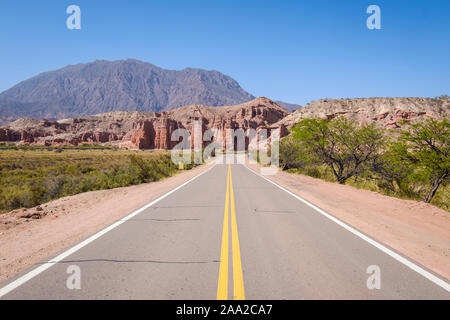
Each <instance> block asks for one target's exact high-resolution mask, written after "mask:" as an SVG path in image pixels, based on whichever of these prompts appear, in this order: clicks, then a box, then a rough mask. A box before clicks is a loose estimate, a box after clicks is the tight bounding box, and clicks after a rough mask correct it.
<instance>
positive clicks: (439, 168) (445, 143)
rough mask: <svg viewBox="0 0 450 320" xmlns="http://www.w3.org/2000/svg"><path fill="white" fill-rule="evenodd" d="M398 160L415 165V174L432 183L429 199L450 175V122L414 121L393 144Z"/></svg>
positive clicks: (416, 176)
mask: <svg viewBox="0 0 450 320" xmlns="http://www.w3.org/2000/svg"><path fill="white" fill-rule="evenodd" d="M392 152H393V154H394V155H395V156H396V158H397V159H396V160H397V161H398V162H405V163H406V164H408V165H410V166H413V168H414V171H413V173H412V178H413V179H414V180H416V181H422V182H425V183H426V184H427V185H429V188H428V190H427V192H426V195H425V196H424V197H423V201H425V202H427V203H429V202H431V200H432V199H433V197H434V195H435V194H436V191H437V190H438V189H439V187H440V186H441V185H442V184H444V183H447V182H448V181H449V179H450V175H449V171H450V158H449V156H450V123H449V121H448V120H447V119H444V120H442V121H438V120H434V119H431V118H429V119H427V120H426V121H424V122H421V123H416V124H411V125H409V126H408V128H407V129H406V130H402V131H401V135H400V137H399V139H398V141H397V142H396V143H394V144H393V145H392Z"/></svg>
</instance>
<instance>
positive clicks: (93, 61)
mask: <svg viewBox="0 0 450 320" xmlns="http://www.w3.org/2000/svg"><path fill="white" fill-rule="evenodd" d="M128 60H134V61H139V62H143V63H147V64H151V65H153V66H155V67H157V68H160V69H164V70H168V71H182V70H187V69H192V70H204V71H213V72H220V73H222V74H224V75H225V76H228V77H231V76H230V75H228V74H226V73H223V72H222V71H220V70H217V69H209V70H208V69H203V68H196V67H185V68H182V69H165V68H162V67H160V66H158V65H156V64H154V63H152V62H149V61H144V60H139V59H137V58H131V57H129V58H122V59H116V60H108V59H95V60H92V61H86V62H78V63H69V64H67V65H65V66H62V67H59V68H56V69H52V70H47V71H42V72H39V73H37V74H35V75H33V76H31V77H30V78H27V79H23V80H21V81H19V82H17V83H16V84H14V85H13V86H11V87H9V88H7V89H5V90H2V91H0V94H1V93H3V92H5V91H8V90H9V89H11V88H13V87H14V86H16V85H18V84H19V83H21V82H23V81H25V80H28V79H31V78H34V77H36V76H39V75H40V74H44V73H47V72H54V71H57V70H60V69H63V68H66V67H70V66H77V65H83V64H91V63H95V62H102V61H105V62H120V61H128ZM233 79H234V78H233ZM234 80H236V81H237V82H238V83H239V85H240V86H241V88H242V89H243V90H245V91H247V90H246V89H245V88H243V87H242V85H241V84H240V82H239V80H238V79H234ZM247 92H248V93H250V94H251V95H253V96H254V97H255V99H257V98H268V99H270V100H272V101H274V102H283V103H287V104H291V105H299V106H300V107H305V106H306V105H308V104H310V103H312V102H314V101H320V100H327V99H328V100H347V99H383V98H389V99H394V98H413V99H414V98H419V99H420V98H428V99H436V98H440V97H442V96H447V95H448V94H447V93H442V94H440V95H437V96H434V97H433V96H365V97H361V96H354V97H321V98H317V99H313V100H310V101H307V102H306V103H304V104H299V103H297V102H295V101H283V100H280V99H275V98H272V97H268V96H266V95H261V96H258V95H255V94H253V93H252V92H249V91H247ZM249 101H251V100H249ZM180 108H182V107H180ZM117 111H127V110H117ZM143 112H145V111H143ZM149 112H154V111H149Z"/></svg>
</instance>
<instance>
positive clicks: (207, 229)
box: [0, 164, 450, 299]
mask: <svg viewBox="0 0 450 320" xmlns="http://www.w3.org/2000/svg"><path fill="white" fill-rule="evenodd" d="M72 251H74V252H72V253H71V252H69V253H66V254H65V255H67V256H66V257H64V259H62V260H61V261H59V262H57V263H50V264H49V263H47V264H46V262H47V261H44V262H43V263H42V264H40V265H37V266H34V267H33V268H31V269H30V270H27V271H24V272H22V273H21V274H19V275H18V276H16V277H15V278H13V279H11V280H9V281H8V282H7V283H3V284H1V285H0V288H3V289H0V295H2V294H3V297H2V298H3V299H217V298H219V299H233V298H236V299H449V298H450V293H449V292H448V291H447V290H446V289H445V288H443V287H442V286H439V285H438V284H436V283H435V282H433V281H430V280H429V279H428V278H426V277H425V276H424V275H423V274H420V273H419V272H417V271H415V270H412V269H411V268H410V267H408V266H406V265H405V264H404V263H401V262H400V261H398V259H395V258H393V257H391V256H390V255H388V254H386V253H385V252H383V251H382V250H380V249H379V248H377V247H376V246H374V245H372V244H370V243H368V242H367V241H365V240H364V239H361V237H359V236H357V235H355V234H354V233H352V232H349V231H348V230H347V229H345V228H344V227H342V226H341V225H339V224H337V223H336V222H335V221H333V220H331V219H329V218H327V217H326V216H324V215H322V214H320V213H318V212H317V210H315V209H314V208H312V207H311V206H308V205H306V204H305V203H303V202H301V201H299V199H296V198H295V197H293V196H292V195H291V194H289V193H287V192H285V191H283V190H281V189H280V188H278V187H277V186H275V185H273V184H271V183H270V182H268V181H266V180H265V179H264V178H262V177H260V176H258V175H256V174H254V173H253V172H251V171H250V170H249V169H248V168H247V167H245V166H244V165H231V166H229V165H226V164H222V165H220V164H218V165H215V166H214V167H213V168H212V169H210V170H209V171H207V172H205V173H204V174H202V175H201V176H200V177H198V178H196V179H195V180H193V181H191V182H189V183H187V184H186V185H184V186H182V187H181V188H179V189H178V190H176V191H174V192H173V193H171V194H170V195H168V196H166V197H165V198H163V199H162V200H160V201H158V202H156V203H154V204H153V205H151V206H150V207H148V208H146V209H145V210H142V212H140V213H138V214H135V215H133V216H132V217H130V218H129V219H124V220H123V221H120V222H119V223H118V225H117V226H115V227H114V228H111V230H109V231H108V232H105V233H104V234H102V235H100V236H98V237H96V239H95V240H94V241H91V242H89V243H88V244H87V245H84V246H83V245H81V248H79V250H77V251H75V250H72ZM70 253H71V254H70ZM48 261H52V259H49V260H48ZM42 266H45V268H46V269H45V268H44V269H45V270H43V271H42V270H40V271H41V272H39V270H38V271H36V270H35V269H36V268H39V267H41V268H42ZM74 266H75V267H74ZM370 266H376V267H375V268H379V271H380V273H379V275H380V277H379V278H378V279H379V280H380V281H379V284H380V289H376V288H375V289H369V288H368V286H367V280H368V278H369V277H371V276H372V278H371V279H372V280H373V274H368V273H367V269H368V268H369V267H370ZM77 267H79V271H80V274H81V276H80V277H79V278H73V277H74V276H76V275H77V273H75V274H68V270H69V271H71V270H72V271H73V270H74V268H75V269H77ZM30 272H31V273H30ZM375 275H376V274H375ZM24 277H26V278H24ZM68 279H69V287H71V285H70V284H72V286H73V285H74V284H78V283H79V284H80V286H81V287H80V289H69V288H68V285H67V283H68ZM74 279H75V280H74ZM77 279H79V280H80V281H79V282H78V281H77ZM25 280H27V281H25ZM21 282H23V283H22V284H20V285H18V284H19V283H21ZM371 283H377V281H375V280H374V281H373V282H371ZM445 283H446V282H445V281H444V285H445ZM7 285H9V287H5V286H7ZM447 285H448V284H447ZM75 286H76V285H75ZM11 289H12V290H11ZM2 290H3V291H2Z"/></svg>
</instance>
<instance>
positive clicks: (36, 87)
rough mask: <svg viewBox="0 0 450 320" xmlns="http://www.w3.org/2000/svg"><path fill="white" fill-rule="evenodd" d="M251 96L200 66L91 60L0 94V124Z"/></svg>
mask: <svg viewBox="0 0 450 320" xmlns="http://www.w3.org/2000/svg"><path fill="white" fill-rule="evenodd" d="M252 99H254V97H253V96H252V95H251V94H249V93H247V92H246V91H244V90H243V89H242V88H241V87H240V86H239V84H238V83H237V82H236V81H235V80H233V79H232V78H230V77H228V76H226V75H224V74H222V73H220V72H218V71H206V70H202V69H191V68H188V69H184V70H181V71H175V70H165V69H162V68H159V67H157V66H154V65H152V64H150V63H146V62H142V61H139V60H132V59H129V60H119V61H104V60H102V61H95V62H92V63H86V64H77V65H70V66H67V67H64V68H62V69H59V70H56V71H50V72H45V73H42V74H39V75H37V76H35V77H33V78H31V79H28V80H25V81H23V82H21V83H19V84H17V85H15V86H14V87H12V88H11V89H9V90H6V91H4V92H2V93H1V94H0V122H10V121H13V120H15V119H18V118H20V117H25V116H26V117H34V118H40V119H42V118H46V119H61V118H68V117H79V116H83V115H90V114H98V113H104V112H110V111H115V110H125V111H163V110H169V109H173V108H178V107H181V106H185V105H190V104H204V105H209V106H223V105H232V104H239V103H243V102H246V101H249V100H252Z"/></svg>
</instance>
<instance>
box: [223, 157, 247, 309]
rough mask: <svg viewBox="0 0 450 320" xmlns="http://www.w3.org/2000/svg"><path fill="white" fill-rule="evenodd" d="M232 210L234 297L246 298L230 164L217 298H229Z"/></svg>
mask: <svg viewBox="0 0 450 320" xmlns="http://www.w3.org/2000/svg"><path fill="white" fill-rule="evenodd" d="M230 211H231V245H232V252H233V289H234V296H233V297H234V299H235V300H244V299H245V293H244V277H243V275H242V262H241V250H240V248H239V237H238V230H237V222H236V208H235V204H234V190H233V178H232V176H231V166H230V165H228V174H227V193H226V195H225V213H224V217H223V231H222V249H221V253H220V267H219V283H218V287H217V300H227V299H228V254H229V249H228V243H229V236H228V235H229V215H230Z"/></svg>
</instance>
